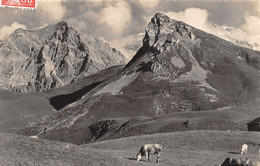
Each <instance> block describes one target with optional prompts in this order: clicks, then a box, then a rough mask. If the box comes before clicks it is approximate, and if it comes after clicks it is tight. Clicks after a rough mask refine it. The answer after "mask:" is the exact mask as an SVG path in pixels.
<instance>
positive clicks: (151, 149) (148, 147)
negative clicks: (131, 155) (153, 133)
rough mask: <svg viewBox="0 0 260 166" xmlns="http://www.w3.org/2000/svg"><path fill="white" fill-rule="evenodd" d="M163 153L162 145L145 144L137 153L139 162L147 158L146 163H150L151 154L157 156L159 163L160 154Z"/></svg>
mask: <svg viewBox="0 0 260 166" xmlns="http://www.w3.org/2000/svg"><path fill="white" fill-rule="evenodd" d="M161 151H162V145H160V144H145V145H143V146H142V147H141V149H140V150H139V152H138V153H137V156H136V158H137V161H140V160H141V158H142V156H145V158H146V161H150V157H149V155H150V154H157V159H156V163H158V162H159V157H160V152H161Z"/></svg>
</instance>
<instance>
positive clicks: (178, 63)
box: [171, 56, 185, 68]
mask: <svg viewBox="0 0 260 166" xmlns="http://www.w3.org/2000/svg"><path fill="white" fill-rule="evenodd" d="M171 63H172V64H173V65H174V66H177V67H179V68H182V67H185V63H184V62H183V60H182V59H180V58H178V57H176V56H174V57H172V58H171Z"/></svg>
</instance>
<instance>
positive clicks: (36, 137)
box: [30, 127, 47, 139]
mask: <svg viewBox="0 0 260 166" xmlns="http://www.w3.org/2000/svg"><path fill="white" fill-rule="evenodd" d="M46 131H47V127H44V128H43V130H42V131H41V132H40V133H38V134H37V135H32V136H30V137H31V138H35V139H38V138H39V136H40V135H41V134H42V133H43V134H46Z"/></svg>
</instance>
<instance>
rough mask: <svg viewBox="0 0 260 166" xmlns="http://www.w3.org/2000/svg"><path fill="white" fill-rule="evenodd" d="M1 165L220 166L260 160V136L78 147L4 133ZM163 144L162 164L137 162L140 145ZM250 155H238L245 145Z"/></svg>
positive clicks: (146, 139) (184, 136)
mask: <svg viewBox="0 0 260 166" xmlns="http://www.w3.org/2000/svg"><path fill="white" fill-rule="evenodd" d="M0 138H1V141H0V147H1V150H0V165H111V166H115V165H124V166H127V165H129V166H130V165H131V166H132V165H169V166H172V165H175V166H179V165H205V166H206V165H207V166H208V165H217V164H221V163H222V162H223V161H224V160H225V159H226V158H227V157H237V158H241V157H242V158H249V159H250V160H253V161H257V160H259V158H258V157H259V155H258V149H259V147H260V133H258V132H225V131H205V130H204V131H186V132H174V133H161V134H153V135H146V136H134V137H129V138H121V139H116V140H112V141H104V142H99V143H93V144H87V145H83V146H75V145H72V144H69V143H60V142H54V141H47V140H41V139H32V138H28V137H24V136H18V135H13V134H6V133H0ZM157 142H158V143H161V144H162V146H163V151H162V154H161V162H160V163H159V164H155V163H154V162H155V159H156V157H155V156H151V160H152V162H151V163H145V162H144V161H143V159H142V161H140V162H136V161H135V155H136V154H137V152H138V151H139V149H140V146H142V145H143V144H146V143H157ZM244 143H247V144H248V145H249V149H248V154H247V155H241V154H238V152H239V150H240V148H241V146H242V144H244Z"/></svg>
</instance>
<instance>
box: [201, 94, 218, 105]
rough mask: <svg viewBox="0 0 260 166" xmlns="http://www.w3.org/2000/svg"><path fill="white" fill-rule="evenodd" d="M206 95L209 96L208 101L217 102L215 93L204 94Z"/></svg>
mask: <svg viewBox="0 0 260 166" xmlns="http://www.w3.org/2000/svg"><path fill="white" fill-rule="evenodd" d="M204 95H205V96H206V97H208V98H209V101H210V102H212V103H216V102H218V100H219V99H218V98H217V96H216V95H213V94H204Z"/></svg>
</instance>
